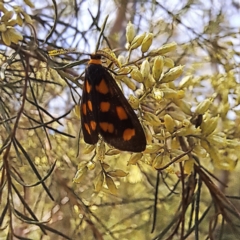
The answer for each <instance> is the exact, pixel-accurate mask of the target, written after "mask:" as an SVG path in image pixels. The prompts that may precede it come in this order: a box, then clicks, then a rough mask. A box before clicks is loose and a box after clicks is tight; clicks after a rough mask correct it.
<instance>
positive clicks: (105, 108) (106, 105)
mask: <svg viewBox="0 0 240 240" xmlns="http://www.w3.org/2000/svg"><path fill="white" fill-rule="evenodd" d="M109 109H110V103H109V102H101V103H100V110H101V112H108V111H109Z"/></svg>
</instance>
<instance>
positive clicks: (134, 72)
mask: <svg viewBox="0 0 240 240" xmlns="http://www.w3.org/2000/svg"><path fill="white" fill-rule="evenodd" d="M130 75H131V77H132V79H134V80H136V81H137V82H139V83H142V82H143V76H142V73H141V72H140V71H139V70H138V69H137V68H134V69H133V70H132V71H131V73H130Z"/></svg>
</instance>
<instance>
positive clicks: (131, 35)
mask: <svg viewBox="0 0 240 240" xmlns="http://www.w3.org/2000/svg"><path fill="white" fill-rule="evenodd" d="M134 37H135V28H134V25H133V24H132V23H131V22H129V23H128V24H127V28H126V38H127V42H128V43H131V42H132V40H133V39H134Z"/></svg>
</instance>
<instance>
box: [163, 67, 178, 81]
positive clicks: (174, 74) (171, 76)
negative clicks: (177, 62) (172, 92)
mask: <svg viewBox="0 0 240 240" xmlns="http://www.w3.org/2000/svg"><path fill="white" fill-rule="evenodd" d="M182 73H183V66H177V67H174V68H171V69H170V70H169V72H167V73H166V74H164V76H163V77H162V79H160V83H169V82H172V81H174V80H176V79H177V78H178V77H180V76H181V75H182Z"/></svg>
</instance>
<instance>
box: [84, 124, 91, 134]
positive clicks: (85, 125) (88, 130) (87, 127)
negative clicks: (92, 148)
mask: <svg viewBox="0 0 240 240" xmlns="http://www.w3.org/2000/svg"><path fill="white" fill-rule="evenodd" d="M84 127H85V129H86V130H87V132H88V134H89V135H90V134H91V131H90V128H89V126H88V124H87V123H84Z"/></svg>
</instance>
